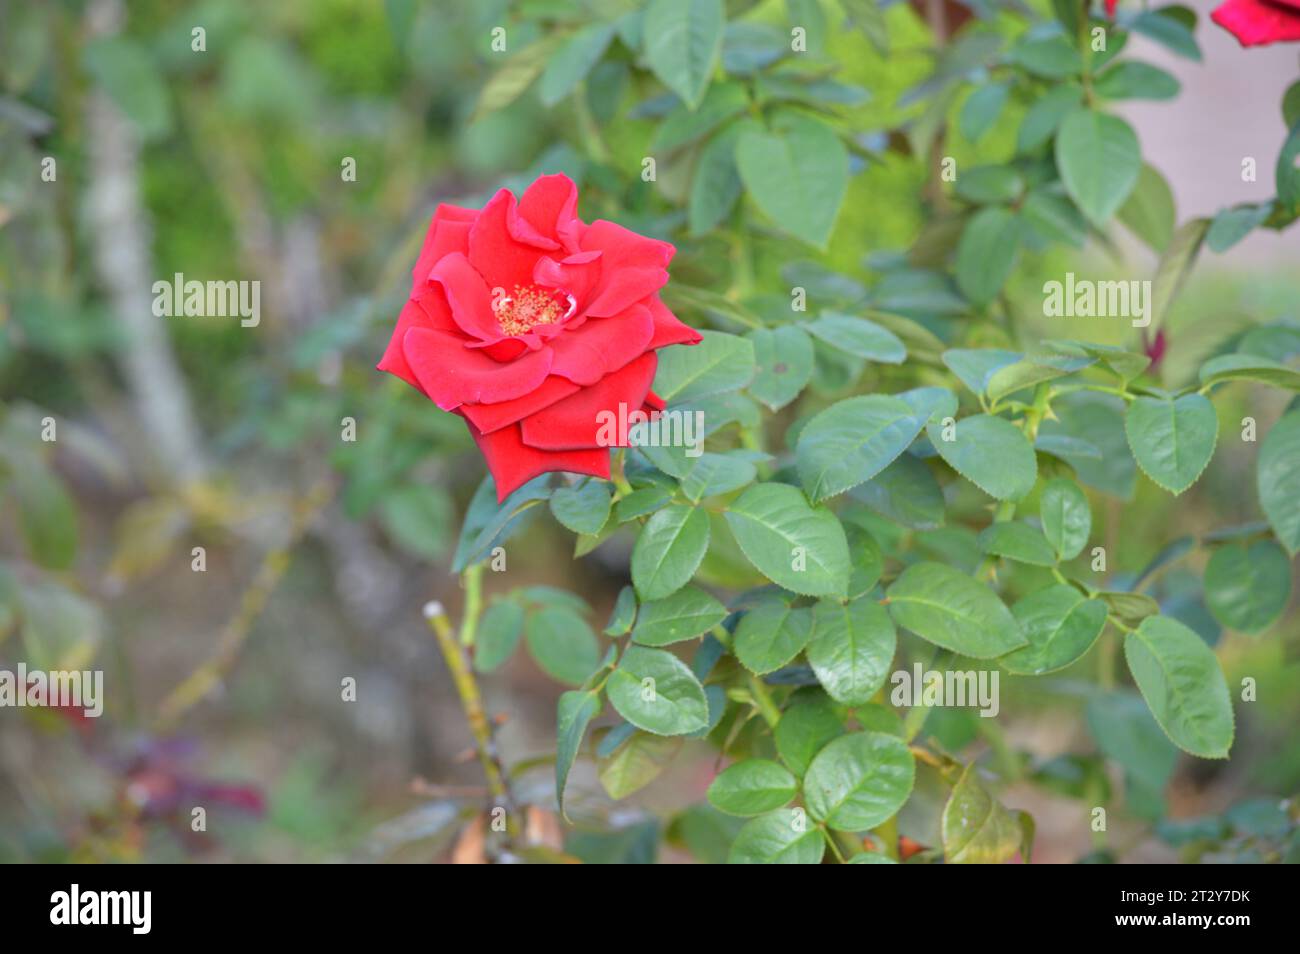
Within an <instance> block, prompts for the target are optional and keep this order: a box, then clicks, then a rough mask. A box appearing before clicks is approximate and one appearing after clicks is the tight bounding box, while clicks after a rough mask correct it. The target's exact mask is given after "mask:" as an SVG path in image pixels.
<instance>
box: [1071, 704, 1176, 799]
mask: <svg viewBox="0 0 1300 954" xmlns="http://www.w3.org/2000/svg"><path fill="white" fill-rule="evenodd" d="M1086 718H1087V722H1088V731H1089V732H1091V733H1092V737H1093V738H1094V739H1095V740H1096V742H1097V748H1098V749H1100V750H1101V753H1102V754H1103V755H1104V756H1105V757H1106V758H1108V759H1111V760H1112V761H1114V762H1116V763H1118V764H1119V765H1120V767H1122V768H1123V769H1124V778H1125V785H1126V787H1127V788H1128V792H1127V795H1128V800H1129V801H1130V803H1132V802H1134V801H1135V800H1136V799H1137V798H1141V799H1143V800H1144V801H1147V802H1150V801H1153V800H1159V799H1161V798H1162V795H1161V793H1162V790H1163V789H1164V787H1165V785H1166V784H1168V782H1169V776H1170V775H1172V774H1173V771H1174V766H1175V764H1176V763H1177V761H1178V749H1176V748H1175V747H1174V746H1173V744H1171V743H1170V741H1169V739H1168V738H1167V737H1166V736H1165V734H1164V732H1163V731H1161V729H1160V726H1159V724H1158V723H1157V722H1156V720H1155V719H1154V718H1152V716H1151V711H1150V710H1149V709H1148V708H1147V707H1146V703H1144V702H1143V701H1142V698H1141V697H1140V696H1139V695H1138V694H1137V693H1135V692H1129V691H1116V692H1108V693H1104V694H1102V693H1097V694H1095V695H1093V696H1092V698H1090V699H1089V700H1088V707H1087V710H1086ZM1156 807H1157V809H1159V811H1158V812H1156V813H1154V814H1158V815H1163V814H1164V811H1163V806H1160V805H1157V806H1156ZM1142 814H1153V813H1149V812H1142Z"/></svg>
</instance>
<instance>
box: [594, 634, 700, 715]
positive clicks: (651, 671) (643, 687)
mask: <svg viewBox="0 0 1300 954" xmlns="http://www.w3.org/2000/svg"><path fill="white" fill-rule="evenodd" d="M605 692H606V694H607V695H608V696H609V701H610V704H611V705H613V707H614V708H615V709H617V710H618V714H619V715H621V716H622V717H623V718H624V719H627V721H628V722H631V723H632V724H633V725H634V726H636V727H637V728H639V729H644V730H645V731H647V732H652V733H654V734H655V735H689V734H690V733H692V732H697V731H699V730H700V729H702V728H704V727H705V726H706V725H708V722H709V704H708V701H707V700H706V699H705V697H704V687H703V686H701V685H700V682H699V680H698V679H696V678H695V675H694V673H692V672H691V671H690V669H688V668H687V666H686V664H685V663H683V662H682V661H681V660H680V659H678V658H677V657H676V656H674V655H673V654H672V653H670V652H667V651H665V650H662V649H646V648H644V647H642V646H629V647H628V648H627V650H626V651H625V652H624V653H623V658H622V659H620V660H619V663H618V668H617V669H615V670H614V671H613V672H612V673H610V676H609V680H608V682H606V683H605Z"/></svg>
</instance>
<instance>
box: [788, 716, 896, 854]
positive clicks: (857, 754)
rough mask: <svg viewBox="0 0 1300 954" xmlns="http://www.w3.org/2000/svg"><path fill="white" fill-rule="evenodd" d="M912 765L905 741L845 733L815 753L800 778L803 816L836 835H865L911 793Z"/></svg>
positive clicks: (879, 733) (866, 734)
mask: <svg viewBox="0 0 1300 954" xmlns="http://www.w3.org/2000/svg"><path fill="white" fill-rule="evenodd" d="M915 776H916V763H915V761H914V760H913V758H912V753H911V752H910V751H909V750H908V748H907V743H906V742H904V741H903V740H902V739H899V738H897V737H896V736H893V735H888V734H886V733H884V732H850V733H849V734H848V735H844V736H841V737H840V738H838V739H836V740H835V741H833V742H831V743H829V744H828V745H827V746H826V747H825V748H823V749H822V750H821V751H820V752H818V753H817V755H816V757H814V758H813V760H812V764H811V765H809V766H808V771H807V773H805V775H804V779H803V791H804V799H805V800H806V801H807V803H808V813H809V814H810V815H812V817H813V818H815V819H816V820H817V821H820V822H825V823H826V824H827V825H828V826H830V827H831V828H835V829H838V830H840V831H853V832H857V831H866V830H867V829H870V828H875V827H876V826H877V825H880V824H883V823H884V822H886V821H888V820H889V819H890V818H892V817H893V816H894V815H895V814H896V813H897V812H898V810H899V809H900V808H902V807H903V803H904V802H906V801H907V796H908V795H909V794H910V793H911V791H912V782H913V780H914V779H915Z"/></svg>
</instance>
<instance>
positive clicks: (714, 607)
mask: <svg viewBox="0 0 1300 954" xmlns="http://www.w3.org/2000/svg"><path fill="white" fill-rule="evenodd" d="M726 618H727V608H726V607H725V606H723V605H722V604H721V603H719V602H718V601H717V600H716V599H714V598H713V597H712V596H710V595H709V594H708V593H705V592H704V591H703V590H701V589H697V588H696V587H694V586H687V587H684V588H683V589H680V590H678V591H677V592H676V593H674V594H673V595H672V596H669V597H666V598H664V599H662V600H652V601H651V602H649V603H642V604H641V610H640V612H639V613H638V614H637V620H636V629H634V630H632V641H633V642H635V643H640V644H641V645H643V646H667V645H669V644H670V643H679V642H681V641H682V640H684V639H694V638H695V637H696V636H699V635H700V634H701V633H706V632H708V631H709V630H710V629H712V628H713V627H714V626H717V625H718V624H719V623H721V622H722V621H723V620H724V619H726Z"/></svg>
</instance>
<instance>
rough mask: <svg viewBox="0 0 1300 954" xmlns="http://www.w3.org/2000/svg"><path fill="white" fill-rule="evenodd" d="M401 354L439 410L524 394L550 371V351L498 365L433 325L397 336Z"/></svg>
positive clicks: (490, 401) (497, 401) (507, 398)
mask: <svg viewBox="0 0 1300 954" xmlns="http://www.w3.org/2000/svg"><path fill="white" fill-rule="evenodd" d="M402 353H403V354H404V355H405V356H406V363H407V364H408V365H409V366H410V368H411V370H412V371H414V372H415V376H416V378H417V379H418V380H419V382H420V387H421V388H422V389H423V391H424V393H425V394H427V395H428V396H429V398H430V399H431V400H433V402H434V403H435V404H437V405H438V407H440V408H442V409H443V410H444V411H451V410H454V409H455V408H457V407H459V406H460V405H462V404H499V403H501V402H502V401H510V400H513V399H515V398H518V397H523V396H524V395H525V394H528V393H529V392H530V391H533V390H534V389H536V388H537V387H539V386H540V385H541V383H542V382H543V381H544V380H546V376H547V374H548V373H549V372H550V370H551V352H550V350H549V349H546V348H543V349H542V350H541V351H530V352H528V353H527V354H525V355H523V356H522V357H520V358H519V359H518V360H517V361H512V362H510V363H509V364H501V363H499V362H496V361H493V360H492V359H491V358H489V357H488V356H487V355H485V354H484V353H483V352H482V351H478V350H475V349H473V348H467V347H465V341H464V339H463V338H461V337H459V336H458V335H455V334H452V333H450V332H446V331H439V330H437V329H435V328H411V329H409V330H408V331H407V332H406V336H405V337H404V338H403V339H402Z"/></svg>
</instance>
